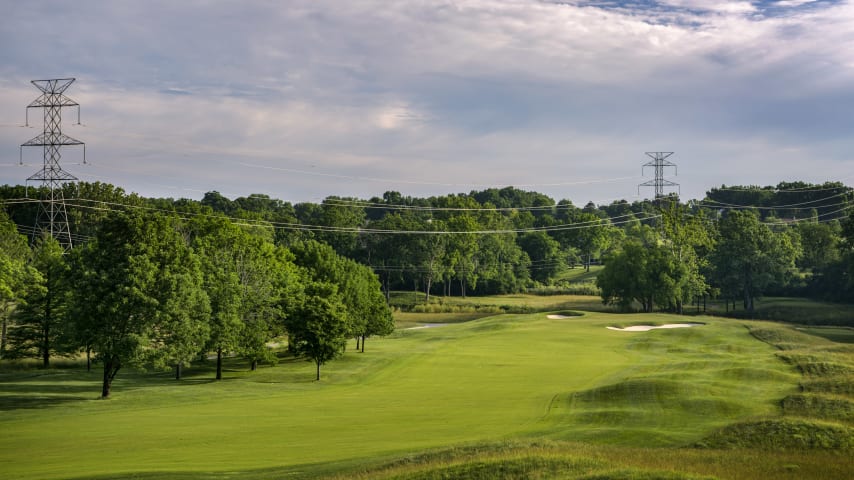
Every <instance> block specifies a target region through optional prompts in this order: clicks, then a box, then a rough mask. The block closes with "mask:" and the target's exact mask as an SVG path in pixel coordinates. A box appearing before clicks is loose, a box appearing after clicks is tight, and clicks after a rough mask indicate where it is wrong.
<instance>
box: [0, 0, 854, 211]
mask: <svg viewBox="0 0 854 480" xmlns="http://www.w3.org/2000/svg"><path fill="white" fill-rule="evenodd" d="M798 1H800V0H792V2H798ZM781 3H785V2H778V5H779V6H784V5H781ZM14 5H15V6H14V7H13V8H12V11H11V14H10V15H9V19H8V20H7V22H4V25H3V26H0V44H3V45H9V47H8V48H3V49H0V78H2V79H3V80H0V105H2V109H0V142H2V143H0V145H5V146H4V147H2V149H0V164H4V163H8V162H9V161H10V159H12V160H16V159H17V146H18V145H19V144H20V143H22V142H23V141H25V140H26V139H27V138H29V137H28V136H27V135H29V133H31V132H29V133H27V132H22V131H21V129H17V128H16V127H7V126H6V125H7V124H9V125H12V124H14V123H15V122H20V121H22V118H23V109H24V107H25V105H26V104H27V103H28V102H29V101H30V100H32V98H35V94H36V93H37V91H36V90H35V89H34V88H31V87H30V86H29V84H28V81H29V79H30V78H37V77H42V76H45V75H46V74H47V75H51V74H58V75H61V76H65V75H76V76H78V82H77V83H76V84H75V85H74V86H72V88H71V89H70V90H69V92H68V94H69V96H71V97H72V98H75V99H76V100H78V101H79V102H80V103H81V105H82V108H83V123H84V124H88V126H87V127H83V128H81V129H80V130H74V131H72V135H73V136H75V137H77V138H80V139H81V140H83V141H86V142H87V145H88V148H87V153H88V154H89V155H90V157H91V158H92V159H93V161H95V160H97V162H96V163H100V165H101V166H97V167H94V168H92V169H91V172H92V173H91V174H92V175H96V174H103V175H104V176H105V177H106V176H107V175H110V178H111V179H112V180H111V181H114V182H115V183H120V184H124V185H125V186H127V187H128V188H129V189H131V190H140V191H142V192H143V193H146V192H156V193H155V194H159V195H171V196H182V195H191V196H200V195H197V194H196V193H185V192H198V191H203V190H205V189H217V190H219V191H221V192H234V193H236V194H248V193H250V192H254V191H263V192H268V193H271V194H275V195H277V196H280V197H282V198H284V199H287V200H300V199H312V198H317V197H322V196H325V195H331V194H353V195H360V196H370V195H375V194H381V193H382V191H383V190H385V189H397V190H408V191H409V192H411V193H412V194H431V193H435V192H437V191H439V190H442V191H466V190H468V189H469V188H465V187H464V186H463V185H462V184H469V185H471V186H472V187H475V186H481V185H487V184H494V185H496V186H503V185H506V184H511V183H513V184H540V185H542V188H539V190H546V189H547V188H548V189H550V190H549V193H550V194H552V195H554V196H556V197H562V196H569V197H572V198H573V199H574V200H575V201H576V203H579V202H584V201H586V199H600V198H605V197H619V196H626V197H630V196H631V195H632V194H635V193H636V188H635V186H634V185H635V184H636V183H639V182H636V181H634V180H630V181H625V182H623V181H620V182H612V183H605V184H598V183H591V184H584V182H589V181H593V180H597V179H603V178H604V179H609V178H610V179H616V178H623V177H627V176H628V177H631V176H632V175H638V176H639V171H640V164H642V163H643V161H644V157H643V152H644V151H647V150H654V149H666V150H675V151H676V152H677V155H676V156H675V157H674V161H676V162H677V163H680V176H681V177H682V178H686V180H685V181H684V184H685V187H686V188H685V189H683V194H686V195H689V196H700V195H702V193H703V191H704V190H705V189H706V188H709V187H711V186H713V185H714V184H715V183H727V184H734V183H739V182H741V180H740V179H745V182H747V180H750V183H763V182H765V183H776V182H777V181H778V180H780V178H778V177H779V176H789V177H790V178H796V177H797V176H798V175H804V176H807V175H813V174H814V173H815V170H813V169H806V168H805V167H804V163H803V162H802V161H799V160H798V158H800V157H799V156H802V155H809V156H810V158H811V159H813V161H814V162H816V163H820V164H821V165H823V167H824V168H823V169H822V170H821V172H822V173H825V172H826V175H827V176H828V178H830V179H832V178H833V176H834V175H842V173H839V172H847V171H850V170H851V161H850V157H849V156H848V155H849V154H848V153H847V152H849V151H852V150H854V148H852V147H854V145H852V142H851V140H849V139H848V137H849V136H850V135H849V133H848V132H847V131H845V128H843V126H844V125H850V123H851V120H852V119H851V118H850V115H849V114H848V113H847V112H850V111H854V109H852V108H851V107H854V105H852V103H854V88H852V87H851V85H854V83H852V80H854V78H852V77H854V69H852V67H854V21H852V20H854V15H852V14H854V9H852V7H851V5H850V4H848V3H841V4H837V5H832V6H826V7H822V8H817V7H816V8H812V7H811V8H809V9H806V10H804V11H799V10H798V9H793V10H792V11H791V12H789V13H787V14H786V15H784V16H772V15H767V16H763V12H762V10H761V9H760V7H758V6H757V5H759V4H751V3H749V2H724V1H712V0H667V4H666V5H664V4H662V5H664V6H662V7H660V8H653V7H638V6H634V7H633V6H626V5H623V6H615V5H610V6H608V7H607V8H605V7H602V8H600V7H594V6H577V5H570V4H555V3H545V2H538V1H533V0H531V1H523V0H516V1H506V2H494V1H487V0H468V1H454V2H451V1H446V2H417V1H400V2H380V1H378V0H377V1H353V2H335V4H334V5H333V4H327V3H324V2H316V1H308V0H305V1H300V0H293V1H289V2H284V3H268V2H248V1H247V2H241V3H240V5H239V6H235V4H229V3H213V4H211V3H209V2H199V3H197V2H181V3H175V2H136V3H131V2H110V3H108V4H106V5H105V4H102V3H101V2H87V1H83V2H75V5H74V8H73V9H71V8H68V12H66V13H67V16H66V17H63V18H64V19H65V20H64V28H63V30H62V31H61V32H60V31H57V30H56V29H55V26H54V25H53V23H52V22H51V21H49V20H48V19H46V18H45V17H44V15H43V12H42V10H41V9H45V8H51V7H55V8H60V6H61V5H62V2H58V3H56V4H51V3H47V4H39V5H36V4H28V3H19V2H16V3H15V4H14ZM786 6H789V5H786ZM791 6H792V7H796V6H797V5H794V4H792V5H791ZM57 70H58V71H57ZM30 136H32V135H30ZM24 137H26V138H24ZM807 152H808V153H807ZM683 163H684V166H683ZM247 164H251V165H264V166H268V167H276V168H280V169H283V170H270V169H262V168H255V167H246V166H245V165H247ZM241 165H243V166H241ZM109 168H112V170H109ZM846 169H847V170H846ZM13 170H14V169H13ZM13 170H9V169H8V168H2V169H0V183H18V182H20V179H21V178H25V177H26V175H23V176H22V175H21V173H20V172H18V171H17V170H15V171H13ZM300 172H311V173H300ZM324 173H330V174H332V173H334V174H336V175H338V176H337V177H336V176H324V175H321V174H324ZM348 176H349V177H351V178H350V179H349V180H347V179H346V178H345V177H348ZM395 178H397V179H400V180H401V181H400V182H398V183H395V182H387V181H380V180H382V179H395ZM763 178H764V179H766V180H762V179H763ZM369 179H370V180H369ZM556 179H557V180H558V181H556ZM573 179H579V182H580V183H578V184H577V185H573V186H569V185H567V186H565V187H561V188H558V187H548V186H547V184H549V185H550V184H554V183H561V182H563V183H567V184H569V183H572V180H573ZM817 180H820V179H817ZM676 181H680V180H679V179H677V180H676ZM689 184H690V185H689ZM155 185H156V186H160V187H156V186H155ZM163 186H167V187H174V188H173V190H174V191H171V190H169V189H166V188H161V187H163ZM158 188H160V189H159V190H158ZM531 188H532V189H537V188H535V187H531ZM606 191H607V192H608V193H610V195H608V194H606V193H605V192H606ZM405 193H406V192H405Z"/></svg>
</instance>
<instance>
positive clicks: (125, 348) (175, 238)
mask: <svg viewBox="0 0 854 480" xmlns="http://www.w3.org/2000/svg"><path fill="white" fill-rule="evenodd" d="M193 257H194V255H193V253H192V252H190V251H188V249H187V247H186V244H185V243H184V240H183V238H182V237H181V236H180V235H179V234H178V232H177V230H176V228H175V225H174V223H173V221H172V220H171V219H169V218H167V217H164V216H162V215H146V216H145V217H143V216H142V215H140V214H124V213H123V214H117V215H114V216H112V217H108V218H106V219H105V220H104V221H103V223H102V224H101V226H100V228H99V230H98V232H97V234H96V235H95V237H94V239H92V240H91V241H90V242H89V243H87V244H85V245H83V246H82V247H79V248H76V249H75V250H73V252H72V255H71V259H70V260H71V277H72V281H73V285H74V289H73V294H72V296H71V303H70V309H69V317H70V318H71V319H72V321H73V323H74V324H75V330H76V331H77V332H78V336H79V337H80V338H88V339H89V341H90V342H91V346H92V348H93V350H94V351H95V352H96V355H97V358H98V359H100V360H101V361H102V363H103V365H104V373H103V382H102V387H101V397H102V398H108V397H109V396H110V391H111V387H112V383H113V380H114V379H115V377H116V375H117V374H118V372H119V371H120V370H121V369H122V368H123V367H124V366H125V365H142V364H143V363H144V362H145V361H146V360H151V359H152V358H157V357H158V356H162V355H165V356H168V354H169V353H171V351H170V350H169V349H167V348H165V345H167V344H171V343H172V342H176V341H179V338H178V337H179V336H181V337H193V338H197V336H196V335H192V334H188V335H183V333H182V332H178V331H176V330H175V329H176V328H179V327H180V326H182V325H184V324H185V323H186V322H185V319H186V317H185V315H191V316H193V319H192V321H193V323H194V324H196V323H198V322H200V321H201V320H203V319H204V317H206V316H207V315H208V313H209V311H208V309H209V306H208V300H207V296H206V295H204V294H201V293H198V292H193V291H192V290H194V289H198V288H200V286H201V285H200V283H201V282H200V278H201V277H200V271H199V270H198V267H197V264H196V266H195V267H194V261H193V260H194V259H193ZM197 282H198V283H197ZM184 302H189V303H184ZM161 358H162V357H161Z"/></svg>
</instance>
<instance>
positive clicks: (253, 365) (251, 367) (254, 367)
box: [249, 360, 258, 372]
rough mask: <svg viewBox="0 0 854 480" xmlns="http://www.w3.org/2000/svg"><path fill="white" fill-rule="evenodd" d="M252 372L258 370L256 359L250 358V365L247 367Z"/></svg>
mask: <svg viewBox="0 0 854 480" xmlns="http://www.w3.org/2000/svg"><path fill="white" fill-rule="evenodd" d="M249 368H250V370H252V371H253V372H254V371H255V370H258V360H252V365H251V366H250V367H249Z"/></svg>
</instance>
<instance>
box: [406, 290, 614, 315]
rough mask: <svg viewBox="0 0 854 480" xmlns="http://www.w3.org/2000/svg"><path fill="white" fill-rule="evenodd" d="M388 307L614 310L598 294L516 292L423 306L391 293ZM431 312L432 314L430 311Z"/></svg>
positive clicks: (418, 299) (414, 297) (437, 299)
mask: <svg viewBox="0 0 854 480" xmlns="http://www.w3.org/2000/svg"><path fill="white" fill-rule="evenodd" d="M391 304H392V306H394V307H396V308H398V309H399V310H402V311H407V312H410V311H418V310H421V312H422V313H442V312H450V313H454V312H455V313H477V312H478V311H481V312H484V311H485V312H487V313H534V312H548V311H555V310H585V311H597V312H606V311H613V308H611V307H608V306H605V305H602V298H600V297H599V296H597V295H566V294H560V295H533V294H528V293H518V294H510V295H492V296H489V297H471V296H470V297H466V298H462V297H441V296H435V295H433V296H431V297H430V303H429V304H428V303H426V302H425V299H424V294H423V293H419V294H415V293H414V292H392V293H391ZM431 310H432V311H431Z"/></svg>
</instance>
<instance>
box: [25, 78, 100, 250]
mask: <svg viewBox="0 0 854 480" xmlns="http://www.w3.org/2000/svg"><path fill="white" fill-rule="evenodd" d="M73 82H74V79H73V78H56V79H51V80H33V81H32V84H33V85H35V86H36V88H38V89H39V90H41V92H42V94H41V96H40V97H39V98H37V99H35V100H33V101H32V103H30V104H29V105H27V109H26V113H27V122H26V124H27V126H29V122H30V118H29V116H30V109H31V108H41V109H43V110H44V131H43V132H42V133H41V135H38V136H36V137H35V138H33V139H31V140H30V141H28V142H26V143H23V144H21V163H22V164H23V151H24V147H43V148H44V166H43V167H42V169H41V170H39V171H38V172H36V173H34V174H33V175H31V176H30V177H29V178H27V182H28V185H29V182H36V181H40V182H42V187H43V188H42V192H43V193H42V201H41V203H40V205H41V208H39V213H38V215H37V217H36V225H35V229H34V230H33V240H35V239H36V238H39V237H40V236H41V235H44V234H45V233H47V234H49V235H50V236H52V237H54V238H55V239H56V240H57V241H58V242H59V244H60V245H61V246H62V248H63V249H64V250H65V251H68V250H70V249H71V247H72V243H71V229H70V228H69V226H68V213H67V212H66V210H65V195H64V194H63V189H62V187H63V185H64V184H65V183H69V182H75V181H77V178H76V177H75V176H73V175H71V174H70V173H68V172H66V171H65V170H63V169H62V167H61V166H60V165H59V160H60V158H62V154H61V153H60V147H62V146H63V145H83V163H86V144H84V143H83V142H81V141H80V140H76V139H74V138H71V137H69V136H68V135H65V134H64V133H62V109H63V107H77V123H78V124H79V123H80V105H79V104H78V103H77V102H75V101H74V100H71V99H70V98H68V97H66V96H65V95H64V92H65V89H67V88H68V86H69V85H71V84H72V83H73Z"/></svg>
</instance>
